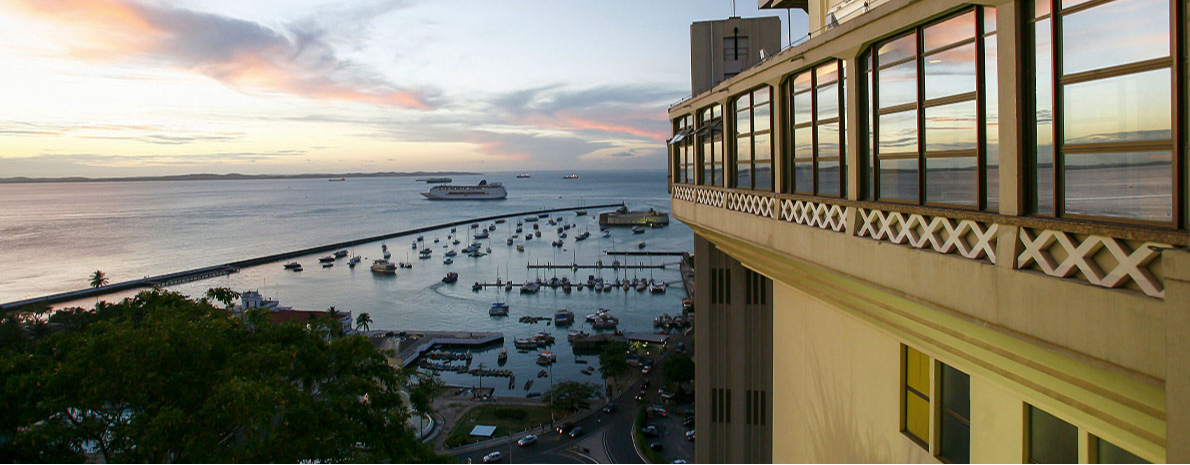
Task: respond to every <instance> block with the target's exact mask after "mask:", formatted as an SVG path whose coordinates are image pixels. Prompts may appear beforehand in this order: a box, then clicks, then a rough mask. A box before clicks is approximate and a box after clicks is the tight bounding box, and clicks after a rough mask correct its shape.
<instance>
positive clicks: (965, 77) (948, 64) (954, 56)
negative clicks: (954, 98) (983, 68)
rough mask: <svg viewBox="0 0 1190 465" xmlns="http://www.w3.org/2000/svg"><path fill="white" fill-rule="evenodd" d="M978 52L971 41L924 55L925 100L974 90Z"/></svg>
mask: <svg viewBox="0 0 1190 465" xmlns="http://www.w3.org/2000/svg"><path fill="white" fill-rule="evenodd" d="M978 53H979V52H978V49H977V48H976V46H975V42H971V43H969V44H967V45H964V46H962V47H957V48H952V49H950V50H947V51H945V52H939V53H935V54H933V55H928V56H926V58H925V59H926V65H925V72H926V100H932V99H936V98H939V97H947V96H951V95H958V94H965V93H968V92H975V87H976V80H975V74H976V73H975V70H976V67H975V61H976V58H977V56H976V55H978ZM881 89H882V90H883V88H881Z"/></svg>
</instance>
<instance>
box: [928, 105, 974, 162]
mask: <svg viewBox="0 0 1190 465" xmlns="http://www.w3.org/2000/svg"><path fill="white" fill-rule="evenodd" d="M978 125H979V118H978V115H977V114H976V104H975V101H974V100H968V101H966V102H959V103H952V104H950V105H941V106H936V107H929V108H926V152H945V151H953V150H971V151H974V150H975V149H976V147H978V144H979V141H978V135H977V134H976V127H977V126H978Z"/></svg>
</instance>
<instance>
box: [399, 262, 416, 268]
mask: <svg viewBox="0 0 1190 465" xmlns="http://www.w3.org/2000/svg"><path fill="white" fill-rule="evenodd" d="M400 266H401V268H413V263H410V262H401V264H400Z"/></svg>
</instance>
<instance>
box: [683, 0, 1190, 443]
mask: <svg viewBox="0 0 1190 465" xmlns="http://www.w3.org/2000/svg"><path fill="white" fill-rule="evenodd" d="M760 4H761V6H762V7H766V6H767V7H777V8H783V7H799V8H808V9H809V13H810V18H811V19H810V22H811V35H810V38H809V40H807V41H805V42H803V43H800V44H798V45H796V46H793V47H790V48H787V49H785V50H783V51H781V52H779V53H777V54H774V56H773V57H771V58H769V59H768V60H766V61H764V62H762V63H760V64H757V65H755V66H752V67H751V68H749V69H746V70H744V71H742V72H741V73H740V74H739V75H737V76H734V77H732V78H730V79H727V80H726V81H724V82H722V83H720V84H718V85H716V86H714V87H713V88H711V89H709V90H708V91H706V92H703V93H699V94H696V95H694V96H693V97H691V98H690V99H687V100H685V101H683V102H680V103H678V104H676V105H674V106H673V107H671V108H670V110H669V115H670V119H671V120H672V122H673V132H674V138H673V139H672V140H671V142H670V154H671V163H670V171H671V173H670V179H671V187H670V189H671V193H672V196H673V202H672V203H673V205H672V208H673V213H674V215H675V217H676V218H678V219H679V220H681V221H682V222H684V223H686V224H688V225H690V226H691V227H692V228H693V229H694V231H695V256H696V270H697V271H696V273H697V275H696V280H697V282H698V290H697V292H696V295H695V305H696V308H697V316H696V325H697V327H698V336H697V337H698V340H697V343H696V345H695V347H696V355H695V359H696V363H697V370H698V371H697V375H698V377H697V385H698V391H697V399H696V406H697V416H698V419H697V424H698V429H699V438H698V442H697V444H696V457H695V458H696V461H698V462H701V463H712V462H768V461H773V462H912V463H940V462H952V463H968V462H969V463H985V462H997V463H1002V462H1009V463H1013V462H1021V463H1023V462H1037V463H1048V462H1064V463H1122V462H1153V463H1159V462H1188V461H1190V252H1188V251H1187V245H1188V244H1190V233H1188V232H1187V217H1188V210H1187V198H1190V196H1188V194H1187V182H1186V179H1187V176H1188V174H1187V166H1186V161H1187V159H1186V157H1187V149H1186V146H1187V117H1186V115H1187V95H1186V93H1187V89H1188V86H1187V80H1186V71H1187V63H1186V50H1187V34H1186V31H1187V28H1188V26H1187V19H1186V17H1187V12H1186V11H1185V10H1186V3H1185V2H1183V1H1180V0H1008V1H987V2H979V3H968V2H961V1H955V0H886V1H882V2H867V3H862V2H861V3H859V4H853V3H848V2H843V3H840V2H834V1H823V2H817V1H815V0H810V1H809V2H803V3H801V4H795V2H781V1H778V0H768V1H763V0H762V1H761V2H760ZM814 25H822V26H821V27H817V28H816V27H813V26H814Z"/></svg>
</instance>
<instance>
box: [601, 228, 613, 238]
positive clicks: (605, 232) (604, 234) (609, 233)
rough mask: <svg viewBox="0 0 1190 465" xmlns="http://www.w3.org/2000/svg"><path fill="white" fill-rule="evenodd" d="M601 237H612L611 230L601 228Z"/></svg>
mask: <svg viewBox="0 0 1190 465" xmlns="http://www.w3.org/2000/svg"><path fill="white" fill-rule="evenodd" d="M603 237H612V232H611V231H608V230H606V229H605V230H603Z"/></svg>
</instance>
